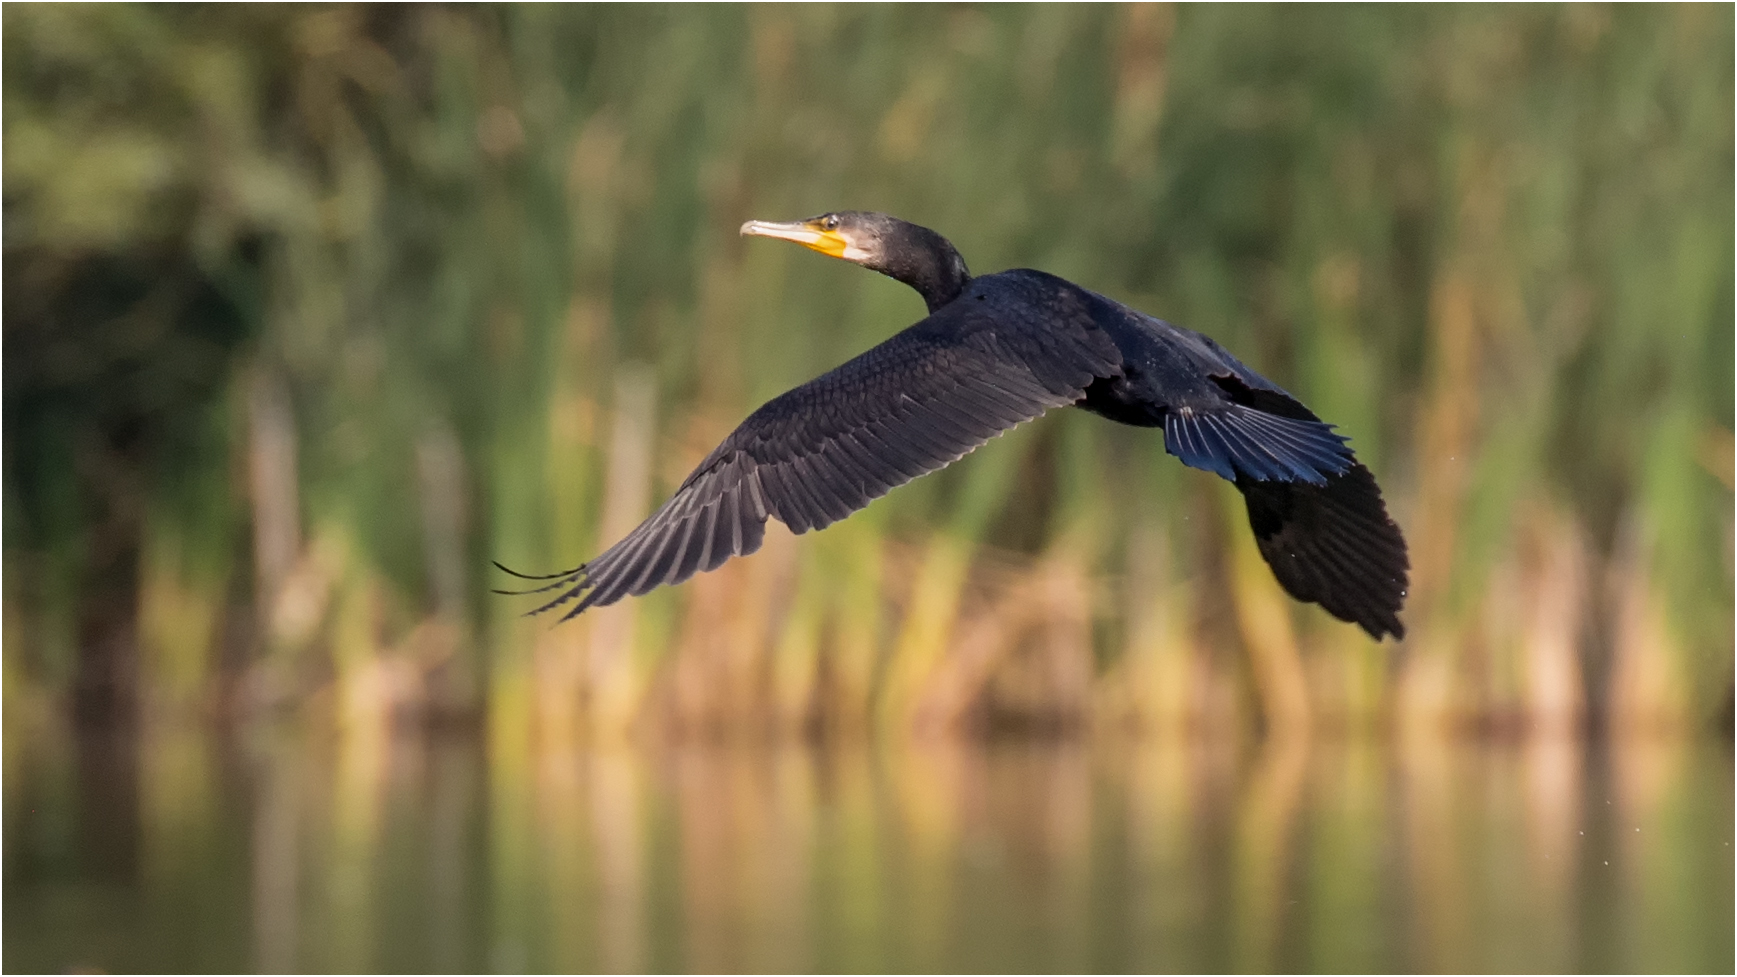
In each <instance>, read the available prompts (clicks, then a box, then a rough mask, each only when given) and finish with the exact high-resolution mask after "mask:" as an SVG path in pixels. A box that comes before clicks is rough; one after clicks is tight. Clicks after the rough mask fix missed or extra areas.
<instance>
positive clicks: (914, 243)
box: [865, 221, 971, 312]
mask: <svg viewBox="0 0 1737 977" xmlns="http://www.w3.org/2000/svg"><path fill="white" fill-rule="evenodd" d="M899 224H900V225H902V226H900V227H899V228H898V229H897V231H896V232H895V233H892V234H887V235H884V236H883V237H882V239H881V253H880V255H879V256H878V260H877V261H876V262H875V263H874V264H872V265H865V267H869V268H872V269H873V270H875V271H878V272H880V273H881V274H883V275H886V276H887V277H889V278H893V279H897V280H898V281H901V282H904V283H905V284H906V285H909V286H911V287H912V288H914V289H916V290H917V294H918V295H921V296H922V297H923V301H924V302H926V303H928V305H929V311H930V312H934V311H935V310H936V309H939V308H940V307H941V306H943V305H946V304H947V303H949V302H951V301H953V300H954V299H956V298H958V297H959V295H960V293H962V292H964V291H965V286H967V285H969V284H971V272H970V271H969V270H968V269H967V268H966V267H965V259H964V258H962V257H960V255H959V251H958V249H956V248H954V247H953V244H952V242H950V241H948V240H947V239H946V238H944V237H942V236H941V235H939V234H936V233H935V232H934V231H931V230H929V229H928V228H926V227H919V226H918V225H916V224H911V223H907V222H905V221H899Z"/></svg>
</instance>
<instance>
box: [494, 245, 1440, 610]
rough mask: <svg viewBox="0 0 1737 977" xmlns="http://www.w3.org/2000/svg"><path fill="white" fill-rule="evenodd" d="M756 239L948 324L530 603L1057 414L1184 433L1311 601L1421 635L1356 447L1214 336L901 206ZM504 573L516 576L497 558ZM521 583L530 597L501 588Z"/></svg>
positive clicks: (750, 439)
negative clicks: (920, 219)
mask: <svg viewBox="0 0 1737 977" xmlns="http://www.w3.org/2000/svg"><path fill="white" fill-rule="evenodd" d="M742 233H743V234H744V235H757V236H760V237H773V238H779V239H781V240H785V241H794V242H796V243H798V244H801V245H804V246H806V247H809V248H812V249H814V250H815V251H819V252H820V253H822V254H826V255H831V256H832V257H834V258H843V259H844V260H846V261H851V262H855V263H856V264H859V265H862V266H863V267H864V268H868V269H871V270H873V271H878V272H880V273H881V274H883V275H887V276H889V277H891V278H895V279H897V280H899V281H901V282H904V283H905V284H907V285H909V286H911V287H912V288H914V289H916V290H917V292H918V294H920V295H922V296H923V301H924V302H926V303H928V306H929V315H928V317H927V318H925V319H923V320H922V321H921V322H918V323H917V324H916V325H913V326H911V327H910V328H908V329H906V330H904V331H903V332H901V333H899V334H898V335H896V336H894V337H892V338H891V339H889V340H887V341H886V342H884V343H881V344H880V345H879V346H876V347H875V348H873V349H871V350H869V351H868V352H866V353H863V354H862V355H861V356H858V357H857V358H855V359H853V360H851V361H849V362H848V363H845V364H844V365H843V366H840V367H838V368H837V369H835V370H832V371H831V372H829V373H826V374H823V375H821V376H820V377H818V378H816V379H814V380H811V381H809V382H808V383H805V384H803V385H802V386H800V387H797V388H796V389H794V390H791V391H789V392H788V393H785V394H783V395H781V396H778V397H776V398H774V399H773V400H772V401H771V402H769V403H767V404H766V405H765V406H764V407H761V408H760V409H759V410H757V411H755V412H754V413H752V414H750V415H748V419H747V420H745V421H743V422H742V425H741V426H740V427H738V428H736V430H735V431H733V432H731V434H730V436H729V437H727V438H725V439H724V443H723V444H720V445H718V447H717V449H716V450H714V451H713V452H712V453H711V454H709V455H707V456H706V459H705V460H704V461H702V462H700V464H699V467H698V468H695V469H694V471H693V474H691V475H689V476H688V477H687V478H686V479H685V480H683V482H682V484H681V487H680V488H678V489H677V490H676V492H675V495H674V496H673V497H672V498H671V499H670V500H669V501H668V502H665V503H664V504H663V507H662V508H660V509H658V510H657V512H655V513H653V514H652V516H651V517H650V518H649V519H647V520H645V521H644V522H643V523H640V525H639V527H638V528H637V529H635V530H634V531H633V532H631V533H629V534H627V537H626V538H625V539H623V540H621V541H620V542H618V543H616V544H615V545H614V546H611V547H610V548H609V549H608V550H605V551H604V553H603V555H601V556H599V557H597V558H596V559H595V560H592V561H591V562H589V563H586V564H583V565H581V566H578V567H575V568H574V569H572V570H569V571H565V572H563V573H557V574H549V575H547V576H538V577H529V576H525V575H524V574H517V573H514V571H511V570H506V568H505V567H501V569H502V570H506V572H508V573H514V575H515V576H521V577H525V579H529V580H544V581H550V582H549V583H547V584H545V585H543V586H540V587H537V588H535V589H532V590H527V591H519V592H518V593H532V594H534V593H543V592H547V591H558V592H559V593H558V594H557V596H556V597H555V599H553V600H551V601H549V602H548V603H546V604H544V605H543V606H541V607H539V608H537V609H536V610H534V611H532V612H531V613H541V612H543V611H547V610H550V609H553V608H556V607H559V606H561V605H563V604H565V603H567V602H568V601H575V600H576V603H575V604H574V605H573V607H572V609H570V610H568V611H567V613H566V615H565V616H564V617H563V618H562V620H566V619H567V618H571V617H574V616H575V615H577V614H579V613H581V612H582V611H584V610H585V609H586V608H589V607H600V606H603V605H606V604H613V603H615V602H616V601H618V600H620V599H621V598H623V597H627V596H630V595H638V594H643V593H645V592H647V591H649V590H651V589H653V588H654V587H661V586H663V585H664V584H674V583H680V582H682V581H684V580H686V579H687V578H689V577H691V576H693V575H694V574H695V573H697V572H699V571H702V570H712V569H715V568H716V567H717V566H718V565H719V564H722V563H723V562H724V561H725V560H728V559H729V558H730V557H732V556H740V555H745V554H748V553H752V552H754V551H755V550H758V549H759V548H760V543H761V539H762V537H763V535H764V532H765V524H766V519H767V517H768V516H770V517H772V518H775V519H778V520H779V521H781V522H783V523H784V524H785V525H786V526H788V527H790V530H791V531H792V532H795V533H805V532H807V531H809V530H810V529H821V528H824V527H826V526H828V525H831V524H832V523H834V522H837V521H838V520H840V519H843V518H844V517H846V516H848V515H850V514H851V513H852V512H855V511H856V510H858V509H861V508H862V507H863V506H866V505H868V504H869V502H870V501H872V500H874V499H876V498H879V497H880V496H882V495H884V494H886V492H887V491H888V490H890V489H892V488H893V487H894V486H897V485H902V484H904V483H905V482H907V481H910V480H911V479H913V478H916V477H917V476H919V475H923V474H926V473H928V472H932V471H934V470H935V469H937V468H941V467H943V466H945V465H948V464H950V463H952V462H953V461H955V460H957V459H958V458H960V457H962V456H963V455H965V454H967V453H969V452H970V451H972V450H973V449H975V448H976V447H977V446H978V445H981V444H983V443H984V442H986V441H988V440H989V439H990V438H993V437H995V436H997V435H999V434H1001V433H1002V432H1004V431H1007V430H1009V429H1011V428H1013V427H1015V426H1016V425H1018V424H1020V423H1021V422H1024V421H1028V420H1031V419H1032V418H1034V417H1037V416H1038V415H1039V414H1042V413H1043V412H1044V411H1046V410H1049V409H1050V408H1052V407H1064V406H1067V405H1070V404H1071V405H1074V406H1077V407H1083V408H1085V409H1086V410H1089V411H1091V412H1092V413H1094V414H1100V415H1102V416H1104V417H1107V418H1109V419H1110V420H1112V421H1118V422H1120V423H1123V424H1133V425H1137V426H1140V427H1161V428H1163V429H1164V447H1165V450H1166V451H1168V452H1169V453H1170V454H1173V455H1175V456H1176V457H1177V458H1178V459H1180V460H1181V461H1182V463H1183V464H1185V465H1188V466H1190V467H1193V468H1199V469H1203V470H1205V471H1209V472H1214V473H1216V474H1218V475H1220V476H1222V477H1224V478H1226V479H1228V480H1230V481H1231V482H1232V483H1234V484H1235V485H1236V487H1237V488H1238V489H1239V490H1240V491H1241V492H1242V494H1243V497H1244V498H1245V499H1246V500H1247V502H1248V515H1249V525H1250V526H1251V527H1252V528H1253V529H1254V534H1255V542H1256V544H1257V545H1258V546H1259V547H1260V551H1261V555H1262V556H1264V557H1266V561H1267V563H1268V564H1269V565H1270V566H1271V567H1272V568H1273V573H1274V575H1275V576H1277V577H1278V580H1279V583H1280V584H1281V585H1282V586H1283V587H1284V588H1285V590H1286V591H1288V592H1289V593H1290V595H1291V596H1292V597H1295V598H1296V599H1298V600H1300V601H1308V602H1311V603H1315V604H1319V605H1321V606H1322V607H1323V608H1325V609H1326V610H1327V612H1328V613H1330V614H1332V615H1333V616H1334V617H1337V618H1339V619H1341V620H1344V621H1350V622H1353V623H1355V624H1357V625H1360V626H1361V627H1362V628H1363V630H1365V631H1367V632H1369V634H1370V636H1372V637H1374V638H1376V639H1377V640H1379V639H1380V638H1381V637H1382V636H1383V635H1386V634H1390V635H1392V636H1394V637H1395V638H1402V637H1404V635H1405V627H1404V625H1402V624H1401V623H1400V621H1399V610H1400V608H1401V607H1402V606H1403V605H1404V603H1405V594H1406V573H1407V570H1408V569H1409V562H1408V560H1407V558H1406V549H1405V538H1404V537H1403V536H1401V535H1400V532H1399V527H1398V526H1396V525H1395V524H1394V522H1393V520H1392V519H1390V518H1389V517H1388V515H1387V509H1386V506H1385V505H1383V503H1382V500H1381V490H1380V489H1379V488H1378V487H1377V486H1376V484H1375V477H1374V476H1373V475H1371V474H1370V472H1369V469H1367V468H1365V467H1363V465H1362V464H1360V463H1359V462H1358V461H1357V458H1356V456H1354V455H1353V454H1352V453H1351V449H1350V448H1348V447H1346V439H1345V438H1343V437H1341V436H1339V435H1337V434H1334V433H1333V429H1332V426H1331V425H1328V424H1325V423H1323V422H1322V421H1321V419H1320V418H1318V417H1316V416H1315V415H1314V414H1313V413H1312V412H1310V410H1309V409H1308V408H1307V407H1304V406H1303V405H1302V404H1301V403H1299V402H1298V401H1297V400H1296V398H1294V397H1292V396H1291V395H1290V394H1288V393H1286V392H1285V391H1283V390H1281V389H1279V387H1278V386H1277V385H1275V384H1274V383H1272V382H1271V381H1269V380H1267V379H1266V378H1265V377H1263V376H1261V375H1260V374H1258V373H1256V372H1255V371H1253V370H1251V369H1249V368H1248V367H1247V366H1245V365H1243V363H1242V362H1241V361H1240V360H1238V359H1237V358H1236V357H1234V356H1232V355H1230V353H1228V352H1226V351H1225V350H1224V348H1223V347H1221V346H1219V345H1218V343H1216V342H1214V341H1212V340H1211V339H1210V338H1208V337H1206V336H1203V335H1201V334H1200V333H1197V332H1194V331H1192V330H1189V329H1182V328H1180V327H1177V326H1173V325H1171V324H1170V323H1168V322H1164V321H1163V320H1161V319H1155V318H1153V317H1152V316H1149V315H1146V314H1144V313H1142V312H1137V311H1135V310H1133V309H1130V308H1128V307H1127V306H1125V305H1122V304H1121V303H1119V302H1115V301H1112V300H1110V299H1107V298H1105V297H1103V296H1102V295H1099V294H1097V293H1096V292H1092V291H1088V290H1087V289H1084V288H1081V287H1079V286H1078V285H1075V284H1073V283H1072V282H1069V281H1066V280H1064V279H1061V278H1057V277H1056V276H1054V275H1050V274H1046V273H1044V272H1041V271H1032V270H1029V269H1018V270H1014V271H1004V272H1000V273H998V274H994V275H985V276H983V277H981V278H973V277H971V274H970V272H969V271H967V270H966V268H965V260H964V259H963V258H961V257H960V256H959V252H958V251H956V250H954V248H953V245H952V244H951V243H949V242H948V241H947V239H946V238H943V237H942V236H941V235H939V234H937V233H935V232H934V231H931V230H929V229H928V228H926V227H918V226H917V225H915V224H911V223H907V222H905V221H902V220H899V219H897V218H894V217H889V216H887V215H885V214H875V213H867V212H862V211H839V212H836V213H829V214H822V215H821V216H819V217H815V218H811V219H809V220H802V221H793V222H790V223H772V222H768V221H749V222H748V223H746V224H743V225H742ZM496 565H497V566H499V564H496ZM499 592H500V593H511V592H510V591H499Z"/></svg>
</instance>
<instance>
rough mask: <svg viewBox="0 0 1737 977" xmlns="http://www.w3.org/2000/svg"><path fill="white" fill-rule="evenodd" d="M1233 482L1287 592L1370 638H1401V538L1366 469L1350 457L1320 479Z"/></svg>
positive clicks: (1257, 541)
mask: <svg viewBox="0 0 1737 977" xmlns="http://www.w3.org/2000/svg"><path fill="white" fill-rule="evenodd" d="M1236 487H1237V488H1238V489H1241V490H1242V494H1243V499H1244V501H1246V502H1247V503H1248V521H1249V526H1250V528H1252V529H1253V530H1254V535H1255V544H1256V545H1257V546H1259V547H1260V551H1261V555H1262V556H1264V557H1266V560H1267V565H1268V566H1271V567H1272V568H1273V576H1275V577H1277V578H1278V579H1279V583H1280V584H1281V585H1282V586H1283V587H1284V588H1285V590H1286V591H1287V592H1288V593H1289V594H1290V595H1291V596H1292V597H1295V598H1296V599H1298V600H1301V601H1312V602H1314V603H1316V604H1320V605H1321V607H1322V608H1324V609H1325V610H1326V611H1327V612H1328V613H1329V614H1332V615H1333V616H1334V617H1336V618H1338V619H1339V620H1341V621H1350V622H1352V623H1354V624H1357V625H1359V626H1360V627H1362V628H1363V630H1365V631H1367V632H1369V636H1370V637H1372V638H1374V639H1375V640H1377V641H1379V640H1381V636H1382V635H1383V634H1391V635H1393V636H1394V637H1395V638H1404V637H1405V626H1404V625H1403V624H1401V623H1400V621H1399V609H1400V608H1401V607H1403V606H1404V605H1405V594H1406V586H1407V583H1406V576H1407V572H1408V570H1409V569H1410V561H1409V560H1408V559H1407V557H1406V553H1405V537H1404V536H1401V535H1400V533H1399V527H1398V526H1397V525H1395V524H1394V522H1393V520H1392V519H1391V518H1390V517H1389V516H1388V515H1387V507H1386V506H1385V505H1383V504H1382V501H1381V490H1380V489H1379V488H1377V487H1376V485H1375V476H1374V475H1371V474H1370V473H1369V469H1367V468H1365V467H1363V466H1362V465H1361V464H1358V463H1353V464H1352V465H1351V467H1349V468H1347V469H1346V470H1344V471H1343V472H1340V473H1338V474H1336V475H1331V476H1329V477H1328V478H1327V480H1326V482H1325V483H1324V484H1321V485H1316V484H1312V483H1309V482H1300V481H1299V482H1277V481H1266V482H1260V481H1253V480H1250V479H1246V478H1239V479H1237V482H1236Z"/></svg>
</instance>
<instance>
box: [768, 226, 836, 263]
mask: <svg viewBox="0 0 1737 977" xmlns="http://www.w3.org/2000/svg"><path fill="white" fill-rule="evenodd" d="M742 236H743V237H775V238H777V239H779V240H780V241H795V242H796V243H797V244H800V245H802V246H803V247H805V248H812V249H814V250H815V251H819V252H820V253H821V254H824V255H827V256H828V257H832V258H843V257H846V255H845V252H846V251H848V250H850V242H849V241H846V240H845V239H844V236H843V235H841V234H839V233H838V232H837V231H826V230H821V229H820V228H818V227H815V226H814V222H813V221H791V222H790V223H787V224H780V223H778V222H776V221H749V222H748V223H746V224H743V225H742Z"/></svg>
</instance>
